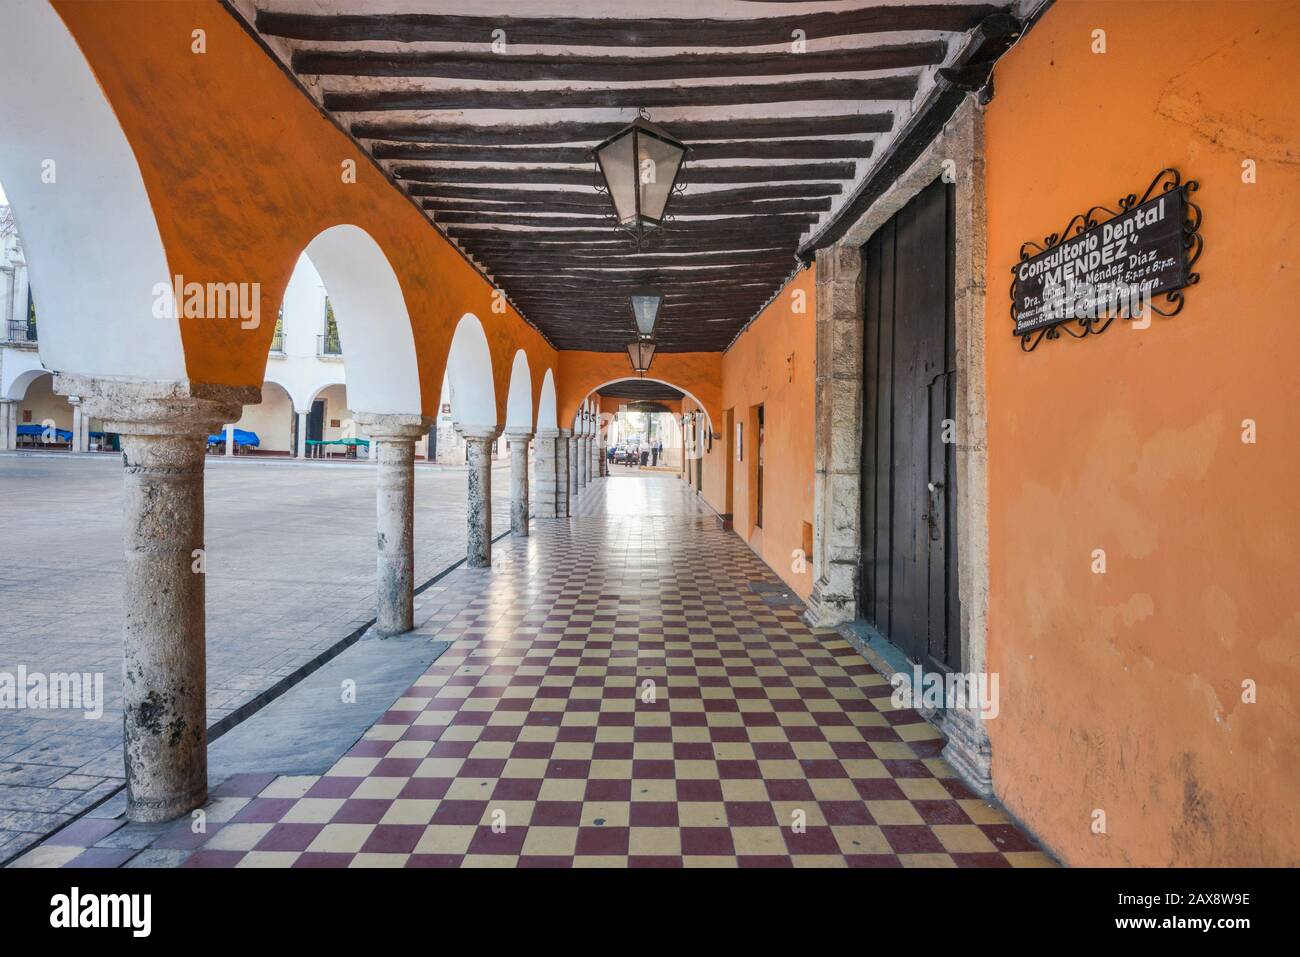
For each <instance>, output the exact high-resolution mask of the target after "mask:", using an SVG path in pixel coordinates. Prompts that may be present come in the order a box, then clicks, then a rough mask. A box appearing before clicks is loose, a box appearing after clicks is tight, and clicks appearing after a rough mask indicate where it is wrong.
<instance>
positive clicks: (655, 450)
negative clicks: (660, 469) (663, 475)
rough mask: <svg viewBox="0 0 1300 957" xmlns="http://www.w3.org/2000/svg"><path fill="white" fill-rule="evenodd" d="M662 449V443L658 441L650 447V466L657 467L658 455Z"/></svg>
mask: <svg viewBox="0 0 1300 957" xmlns="http://www.w3.org/2000/svg"><path fill="white" fill-rule="evenodd" d="M662 449H663V443H662V442H659V441H656V442H655V443H654V445H652V446H650V464H651V465H652V466H657V465H658V464H659V453H660V451H661V450H662Z"/></svg>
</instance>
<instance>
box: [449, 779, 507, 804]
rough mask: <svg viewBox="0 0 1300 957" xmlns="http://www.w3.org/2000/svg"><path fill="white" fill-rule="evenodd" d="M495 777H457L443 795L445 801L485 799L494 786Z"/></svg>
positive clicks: (490, 793) (488, 797)
mask: <svg viewBox="0 0 1300 957" xmlns="http://www.w3.org/2000/svg"><path fill="white" fill-rule="evenodd" d="M496 783H497V782H496V778H457V779H456V780H454V781H452V782H451V787H449V788H447V793H446V794H444V795H443V800H445V801H486V800H488V799H490V798H491V796H492V789H493V788H495V787H496Z"/></svg>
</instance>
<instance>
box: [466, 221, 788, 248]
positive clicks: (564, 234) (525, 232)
mask: <svg viewBox="0 0 1300 957" xmlns="http://www.w3.org/2000/svg"><path fill="white" fill-rule="evenodd" d="M705 225H706V226H707V228H700V229H687V228H684V227H683V226H682V224H681V223H680V222H678V223H673V224H672V225H671V226H669V227H665V228H666V229H668V230H670V232H671V236H670V235H668V234H665V235H664V236H662V237H651V238H650V239H649V240H647V242H646V247H645V248H647V249H651V250H653V249H655V248H657V247H656V243H658V242H659V241H661V240H662V241H667V240H669V239H672V240H673V241H674V244H675V245H681V244H682V243H686V242H690V243H697V244H699V245H697V246H694V247H693V248H697V249H699V248H703V245H704V244H707V243H710V242H716V241H720V240H735V239H766V240H769V241H772V240H775V239H777V238H778V237H779V238H780V239H783V240H788V241H790V243H791V248H792V249H793V248H794V245H793V244H794V243H797V242H798V241H799V236H800V234H801V233H802V232H803V230H801V229H798V228H792V227H782V228H780V229H777V228H768V229H763V230H761V231H760V232H759V234H758V235H755V233H754V230H752V229H740V230H737V229H730V228H726V229H724V228H722V227H719V226H717V225H715V224H712V223H709V224H705ZM447 235H449V236H451V237H452V238H453V239H462V238H463V239H467V240H472V239H474V238H476V237H477V238H482V237H484V236H490V235H499V236H512V237H517V238H519V239H523V240H546V241H550V242H561V243H563V242H581V241H583V240H596V241H597V242H601V241H603V240H606V239H609V238H610V230H609V229H566V230H555V231H554V232H547V231H544V230H540V229H535V230H529V229H515V230H509V231H507V230H504V229H497V230H493V229H490V228H488V229H482V228H478V227H470V226H448V227H447ZM628 245H631V243H630V242H629V243H628Z"/></svg>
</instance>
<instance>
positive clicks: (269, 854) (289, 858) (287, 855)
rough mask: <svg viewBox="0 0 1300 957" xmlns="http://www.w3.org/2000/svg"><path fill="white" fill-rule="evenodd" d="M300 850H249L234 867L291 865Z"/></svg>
mask: <svg viewBox="0 0 1300 957" xmlns="http://www.w3.org/2000/svg"><path fill="white" fill-rule="evenodd" d="M300 853H301V852H300V851H249V852H248V853H247V854H245V855H244V856H243V857H241V858H240V859H239V862H238V863H237V864H236V865H235V867H292V866H293V862H294V861H296V860H297V859H298V857H299V855H300Z"/></svg>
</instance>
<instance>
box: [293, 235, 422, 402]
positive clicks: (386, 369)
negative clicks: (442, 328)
mask: <svg viewBox="0 0 1300 957" xmlns="http://www.w3.org/2000/svg"><path fill="white" fill-rule="evenodd" d="M306 252H307V256H308V258H309V259H310V260H311V262H312V265H313V266H314V267H315V268H316V271H317V272H318V273H319V274H320V277H321V280H322V281H323V282H324V283H325V291H326V292H327V293H328V294H329V298H330V303H331V304H332V305H333V307H334V318H335V319H336V320H337V321H338V326H339V341H340V343H341V344H342V346H343V363H344V366H345V367H346V369H347V373H346V380H347V386H348V402H349V403H350V404H351V407H352V409H353V411H361V412H372V413H399V414H412V415H419V414H421V412H422V407H421V404H420V370H419V364H418V362H417V361H416V357H415V335H414V333H413V332H412V331H411V316H410V313H409V312H408V311H407V309H406V298H405V297H404V296H403V295H402V286H401V283H399V282H398V280H397V273H395V272H394V271H393V267H392V265H391V264H390V263H389V262H388V257H387V256H385V255H384V251H383V249H381V248H380V246H379V244H378V243H377V242H375V240H374V239H373V238H372V237H371V235H370V234H369V233H367V232H366V231H365V230H364V229H362V228H361V227H359V226H353V225H351V224H348V223H344V224H341V225H338V226H331V227H330V228H329V229H327V230H325V231H324V232H322V233H320V235H318V236H317V237H316V238H315V239H313V240H312V241H311V242H310V243H308V244H307V250H306Z"/></svg>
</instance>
